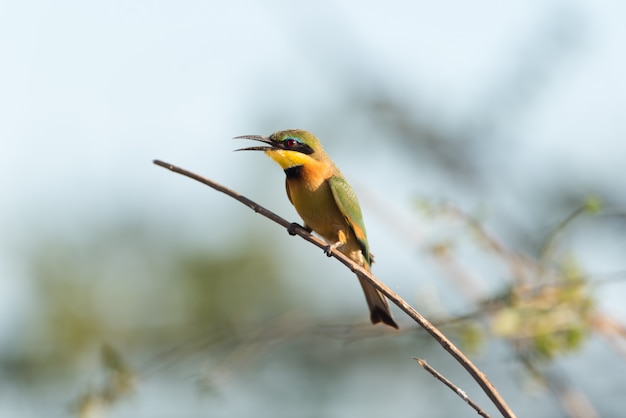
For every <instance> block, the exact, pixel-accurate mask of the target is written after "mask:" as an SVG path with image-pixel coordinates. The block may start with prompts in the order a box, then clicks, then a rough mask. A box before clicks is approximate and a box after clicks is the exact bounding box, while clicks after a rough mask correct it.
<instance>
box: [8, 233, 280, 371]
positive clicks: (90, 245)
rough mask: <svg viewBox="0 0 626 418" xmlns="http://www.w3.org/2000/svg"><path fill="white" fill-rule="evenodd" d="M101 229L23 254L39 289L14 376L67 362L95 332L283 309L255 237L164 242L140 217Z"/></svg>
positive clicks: (132, 332) (195, 323)
mask: <svg viewBox="0 0 626 418" xmlns="http://www.w3.org/2000/svg"><path fill="white" fill-rule="evenodd" d="M101 231H103V233H102V234H98V233H96V234H94V235H90V236H88V237H83V238H82V239H80V240H78V242H68V241H67V240H66V241H64V240H63V239H55V240H54V244H52V243H50V244H44V245H41V246H38V247H36V248H34V250H33V252H32V253H31V254H29V256H28V257H29V259H30V260H31V261H30V265H31V269H32V278H33V282H34V284H35V286H36V289H37V290H38V294H39V299H38V300H37V303H36V307H37V309H36V310H35V311H34V313H33V317H32V318H31V321H30V322H31V323H30V324H29V326H27V327H25V330H24V331H25V332H24V333H23V334H22V335H21V336H20V340H21V341H19V342H17V343H18V346H19V347H20V349H19V350H18V351H17V352H16V353H14V356H13V358H12V359H11V360H10V361H11V363H12V364H13V371H14V372H15V373H17V374H16V376H25V375H29V374H31V373H36V374H38V375H41V374H45V373H46V372H47V371H51V370H53V371H54V372H55V373H58V372H59V371H60V370H66V371H68V370H71V369H72V368H73V367H76V366H77V365H79V364H80V362H77V361H76V360H77V359H78V358H81V357H84V356H86V355H88V354H89V353H90V352H91V351H92V350H93V349H94V347H97V346H99V345H100V344H101V343H102V342H103V341H116V342H117V343H121V344H124V345H125V346H132V345H139V346H141V345H145V344H159V343H161V344H163V343H167V341H169V339H170V338H172V337H173V336H176V335H185V334H187V335H189V334H193V333H197V332H198V330H199V329H204V330H205V331H206V332H208V331H209V330H213V331H214V332H216V333H219V332H223V331H225V330H226V329H228V328H229V327H231V326H232V325H233V324H237V323H240V322H242V321H243V322H246V321H253V320H254V321H264V320H265V319H267V318H271V317H273V316H275V315H278V314H280V313H282V312H284V310H285V309H286V304H288V300H289V299H288V296H287V295H286V294H285V287H284V286H283V283H282V281H281V279H280V273H279V271H278V269H277V268H276V264H275V262H274V260H273V259H272V258H271V257H269V256H267V255H266V251H265V248H267V246H264V245H259V244H256V243H255V239H254V237H248V238H247V240H246V241H245V244H244V245H241V246H239V247H237V250H236V251H224V250H220V251H219V252H215V251H212V250H211V249H210V248H204V249H203V248H202V245H200V244H198V245H197V246H195V245H191V246H190V244H189V243H187V244H181V243H176V242H175V240H174V242H171V243H170V240H169V239H166V238H165V237H159V236H155V235H154V232H150V230H149V229H148V227H147V226H145V225H138V224H122V225H114V226H112V227H110V228H104V229H102V230H101ZM138 330H141V331H140V333H141V336H140V335H139V333H138ZM110 358H111V356H109V359H110Z"/></svg>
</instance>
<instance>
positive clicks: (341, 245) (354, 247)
mask: <svg viewBox="0 0 626 418" xmlns="http://www.w3.org/2000/svg"><path fill="white" fill-rule="evenodd" d="M238 138H244V139H253V140H256V141H260V142H263V143H265V144H267V146H256V147H247V148H241V149H239V150H237V151H263V152H265V154H267V155H268V156H269V157H270V158H271V159H272V160H274V161H276V162H277V163H278V164H279V165H280V166H281V167H282V169H283V170H284V171H285V175H286V176H287V178H286V187H287V197H288V198H289V201H290V202H291V203H292V204H293V206H294V207H295V208H296V211H297V212H298V214H299V215H300V217H301V218H302V220H303V221H304V227H305V228H306V229H308V230H309V231H314V232H316V233H317V234H319V235H320V236H321V237H322V238H323V239H324V240H325V241H326V242H327V243H328V244H329V250H328V251H330V248H336V249H337V250H339V251H340V252H341V253H343V254H345V255H346V256H348V257H349V258H350V259H352V260H354V261H355V262H357V263H358V264H359V265H361V266H362V267H363V268H365V269H366V270H368V271H370V267H371V264H372V256H371V254H370V251H369V245H368V243H367V236H366V233H365V225H364V224H363V215H362V214H361V207H360V206H359V201H358V200H357V197H356V194H355V193H354V190H353V189H352V187H350V184H348V182H347V181H346V179H345V178H344V177H343V175H342V174H341V171H339V169H338V168H337V166H336V165H335V163H334V162H333V161H332V160H331V159H330V157H329V156H328V155H327V154H326V152H324V149H323V148H322V145H321V144H320V141H319V140H318V139H317V138H316V137H315V136H314V135H313V134H311V133H310V132H307V131H303V130H300V129H291V130H286V131H279V132H275V133H273V134H272V135H270V136H269V137H264V136H260V135H245V136H240V137H237V138H236V139H238ZM357 277H358V276H357ZM359 282H360V283H361V286H362V287H363V292H364V293H365V299H366V300H367V305H368V306H369V309H370V319H371V321H372V323H373V324H377V323H379V322H383V323H385V324H387V325H389V326H391V327H394V328H396V329H397V328H398V325H397V324H396V323H395V321H394V320H393V318H392V317H391V312H390V311H389V305H388V304H387V299H385V297H384V295H383V294H382V293H380V292H379V291H378V289H376V288H375V287H374V286H372V285H371V284H369V283H367V282H365V281H363V280H362V279H361V278H360V277H359Z"/></svg>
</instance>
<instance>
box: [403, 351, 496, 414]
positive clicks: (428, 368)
mask: <svg viewBox="0 0 626 418" xmlns="http://www.w3.org/2000/svg"><path fill="white" fill-rule="evenodd" d="M413 360H415V361H417V363H418V364H419V365H420V366H421V367H422V369H424V370H426V371H427V372H428V373H430V374H432V375H433V376H434V377H435V379H437V380H439V381H440V382H441V383H443V384H444V385H446V386H447V387H449V388H450V389H452V391H453V392H454V393H456V394H457V395H459V397H460V398H461V399H463V400H464V401H465V403H467V404H468V405H469V406H471V407H472V408H474V409H475V410H476V412H478V415H480V416H481V417H485V418H490V417H489V414H487V413H486V412H485V411H483V409H482V408H481V407H480V406H478V404H477V403H476V402H474V401H473V400H472V398H470V397H469V396H467V393H465V391H464V390H463V389H461V388H460V387H458V386H457V385H455V384H454V383H452V382H451V381H449V380H448V379H446V378H445V377H444V376H443V375H442V374H441V373H439V372H438V371H437V370H435V369H434V368H432V367H431V366H430V365H429V364H428V363H426V360H424V359H421V358H417V357H413Z"/></svg>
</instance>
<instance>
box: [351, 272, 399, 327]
mask: <svg viewBox="0 0 626 418" xmlns="http://www.w3.org/2000/svg"><path fill="white" fill-rule="evenodd" d="M359 282H360V283H361V287H363V292H364V293H365V300H367V306H369V308H370V319H371V321H372V324H377V323H379V322H383V323H385V324H387V325H389V326H390V327H394V328H395V329H398V324H396V322H395V321H394V320H393V318H392V317H391V312H390V311H389V304H388V303H387V299H386V298H385V296H384V295H383V294H382V293H380V292H379V291H378V289H376V288H375V287H374V286H372V285H371V284H370V283H368V282H366V281H365V280H363V279H361V278H360V277H359Z"/></svg>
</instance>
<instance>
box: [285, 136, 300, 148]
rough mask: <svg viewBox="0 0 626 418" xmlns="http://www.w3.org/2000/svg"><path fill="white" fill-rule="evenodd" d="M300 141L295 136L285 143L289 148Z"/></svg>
mask: <svg viewBox="0 0 626 418" xmlns="http://www.w3.org/2000/svg"><path fill="white" fill-rule="evenodd" d="M297 143H298V141H296V140H295V139H293V138H289V139H287V140H286V141H285V145H286V146H288V147H289V148H293V147H295V146H296V144H297Z"/></svg>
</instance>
